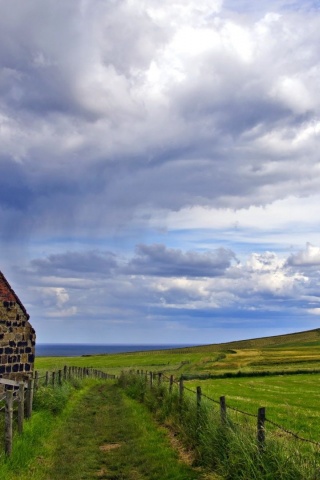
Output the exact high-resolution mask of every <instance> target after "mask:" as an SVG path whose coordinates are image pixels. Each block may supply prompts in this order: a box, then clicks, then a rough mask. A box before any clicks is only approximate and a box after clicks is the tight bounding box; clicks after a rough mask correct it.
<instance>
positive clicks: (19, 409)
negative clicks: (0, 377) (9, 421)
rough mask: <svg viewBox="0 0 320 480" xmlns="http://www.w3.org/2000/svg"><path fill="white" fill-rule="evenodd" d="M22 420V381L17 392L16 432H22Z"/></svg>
mask: <svg viewBox="0 0 320 480" xmlns="http://www.w3.org/2000/svg"><path fill="white" fill-rule="evenodd" d="M23 421H24V382H20V383H19V393H18V432H19V433H20V434H21V433H22V432H23Z"/></svg>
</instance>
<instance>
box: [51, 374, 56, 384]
mask: <svg viewBox="0 0 320 480" xmlns="http://www.w3.org/2000/svg"><path fill="white" fill-rule="evenodd" d="M51 381H52V386H53V387H54V386H55V383H56V372H52V377H51Z"/></svg>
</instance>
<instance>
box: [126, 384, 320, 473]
mask: <svg viewBox="0 0 320 480" xmlns="http://www.w3.org/2000/svg"><path fill="white" fill-rule="evenodd" d="M119 382H120V384H121V385H122V387H123V388H124V389H125V391H126V392H127V394H128V395H130V396H132V397H133V398H136V399H138V400H141V399H143V401H144V403H145V404H146V406H148V408H149V409H150V410H151V411H152V412H153V414H154V415H155V416H156V418H158V420H159V421H162V422H167V423H170V424H171V425H172V426H173V428H174V429H175V430H176V432H177V435H179V436H180V438H181V440H182V441H183V442H184V444H185V445H186V446H187V447H188V448H190V449H192V450H193V451H194V454H195V460H196V462H197V463H198V464H199V465H201V466H202V467H205V468H208V469H210V470H213V471H216V472H217V473H218V474H220V475H221V476H222V477H223V478H225V479H229V480H238V479H243V480H245V479H246V480H247V479H255V480H264V479H270V480H273V479H277V480H315V479H318V478H319V472H320V470H319V468H320V464H319V449H317V448H315V447H314V446H313V445H306V444H301V442H300V443H299V441H295V440H293V441H291V440H288V438H287V437H284V436H282V435H280V436H279V435H276V434H274V433H273V432H268V435H267V438H266V442H265V444H264V447H263V448H259V446H258V443H257V439H256V435H257V433H256V419H253V420H254V422H251V421H246V420H247V417H245V418H244V419H243V418H242V419H241V420H239V418H234V417H233V418H231V417H230V416H228V420H227V423H226V424H223V423H222V422H221V418H220V412H219V408H213V404H212V402H210V401H209V400H208V399H205V398H203V399H202V401H201V405H200V406H199V407H198V408H197V405H196V399H195V396H193V395H190V393H189V392H185V394H184V397H183V401H182V403H181V402H180V399H179V394H178V388H177V387H176V386H175V388H174V390H173V392H172V393H171V394H170V393H169V392H168V385H167V384H163V383H162V384H158V383H157V382H156V383H155V384H154V385H153V388H152V389H150V388H149V385H148V384H147V383H145V382H144V379H143V378H141V377H138V376H135V375H130V374H125V375H123V376H122V377H121V378H120V380H119ZM250 420H251V419H250Z"/></svg>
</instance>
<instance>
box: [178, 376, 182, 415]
mask: <svg viewBox="0 0 320 480" xmlns="http://www.w3.org/2000/svg"><path fill="white" fill-rule="evenodd" d="M182 406H183V378H182V377H180V380H179V408H180V420H181V419H182Z"/></svg>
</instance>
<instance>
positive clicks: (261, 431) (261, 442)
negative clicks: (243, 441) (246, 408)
mask: <svg viewBox="0 0 320 480" xmlns="http://www.w3.org/2000/svg"><path fill="white" fill-rule="evenodd" d="M265 421H266V409H265V407H261V408H259V409H258V421H257V440H258V447H259V449H260V450H263V449H264V446H265V439H266V435H265V428H264V424H265Z"/></svg>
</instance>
